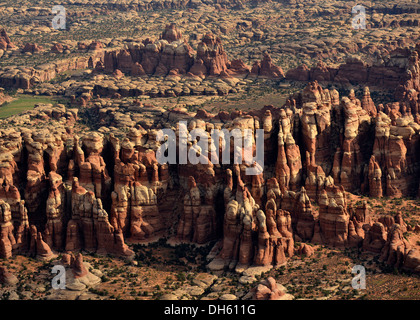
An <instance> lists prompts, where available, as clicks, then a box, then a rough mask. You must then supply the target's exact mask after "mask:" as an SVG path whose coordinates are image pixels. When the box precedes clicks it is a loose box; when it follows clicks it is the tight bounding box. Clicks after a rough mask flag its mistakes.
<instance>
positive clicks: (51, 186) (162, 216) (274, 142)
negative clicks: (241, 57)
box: [0, 40, 420, 271]
mask: <svg viewBox="0 0 420 320" xmlns="http://www.w3.org/2000/svg"><path fill="white" fill-rule="evenodd" d="M160 41H161V42H162V43H164V42H166V40H160ZM176 43H177V41H173V42H172V43H171V45H172V44H174V45H176ZM148 44H150V43H148ZM168 45H169V44H165V46H168ZM216 47H217V43H216V44H215V45H214V46H213V47H212V48H213V49H214V48H216ZM213 49H212V50H213ZM123 56H125V57H128V56H130V59H132V58H131V57H132V54H131V51H130V50H128V51H126V52H125V53H123ZM148 59H149V60H152V56H149V57H148ZM128 61H129V60H128ZM161 61H162V60H159V61H158V62H157V66H159V64H160V63H161ZM202 62H203V63H202V66H203V67H205V68H206V70H207V67H206V66H205V64H204V61H202ZM117 63H120V66H124V63H123V61H122V60H121V61H120V62H118V61H117ZM129 65H130V63H127V64H126V65H125V66H126V67H128V66H129ZM163 65H167V64H166V62H165V63H164V64H163ZM238 65H240V64H238ZM137 66H140V64H138V65H137ZM227 66H228V65H227ZM156 68H157V67H156ZM228 69H229V67H228ZM169 72H171V71H169ZM205 72H207V71H205ZM172 75H173V76H176V75H175V73H172ZM118 101H119V100H116V99H115V101H114V102H115V103H117V102H118ZM85 102H86V105H85V106H86V109H87V111H84V112H86V113H87V114H88V115H89V116H91V118H90V119H91V120H97V119H99V122H100V125H101V126H102V127H101V129H100V130H98V132H101V133H98V132H94V131H87V132H83V130H80V128H81V127H80V126H78V125H75V124H76V123H77V111H75V110H73V109H67V108H66V107H64V106H57V107H48V106H39V107H36V108H35V109H33V110H30V111H27V113H26V114H23V115H21V116H14V117H13V118H12V119H13V127H12V126H9V127H8V126H7V122H2V123H1V124H2V128H1V129H0V151H1V152H0V203H1V208H2V211H1V212H2V217H3V218H2V224H1V225H2V230H3V231H2V237H1V241H2V249H1V250H2V251H1V254H2V256H4V257H10V256H11V255H13V254H15V253H22V254H32V255H34V256H38V257H39V258H42V259H50V258H51V257H53V256H54V255H55V254H56V253H58V252H62V251H64V250H66V251H78V250H85V251H88V252H97V253H99V254H114V255H118V256H122V257H132V255H133V252H132V251H131V250H130V248H129V247H128V245H127V244H126V242H127V243H138V242H143V243H145V242H149V241H154V240H157V239H158V238H160V237H168V236H169V237H171V240H173V239H175V241H179V242H187V243H188V242H190V243H196V244H204V243H207V242H209V241H211V240H219V242H218V244H217V245H216V246H215V249H214V251H213V252H212V255H213V260H212V262H211V263H210V264H209V268H210V269H212V270H222V269H224V268H230V269H236V270H237V271H241V270H244V269H245V268H248V267H250V266H258V267H263V268H260V269H265V268H269V267H270V266H276V265H282V264H284V263H285V262H286V261H287V259H288V258H289V257H291V256H293V255H294V254H302V255H311V254H312V253H313V252H312V250H311V246H309V245H307V244H303V245H301V246H300V247H299V248H296V249H295V248H294V243H295V242H312V243H315V244H327V245H331V246H337V247H344V246H349V247H358V248H359V247H363V248H364V249H365V250H370V251H373V252H375V253H378V254H379V253H381V252H383V256H384V258H383V259H386V261H388V260H389V256H398V255H400V258H399V260H398V263H396V262H395V263H396V265H397V266H398V267H401V268H403V267H404V266H406V265H407V266H409V267H410V268H411V269H416V268H417V267H416V261H418V260H417V259H418V254H417V253H416V251H414V252H413V251H411V250H412V249H415V248H408V247H406V248H405V247H404V248H405V249H404V253H403V254H402V253H399V252H402V251H401V250H400V249H394V247H401V246H402V245H401V243H400V244H398V245H396V246H394V245H393V244H392V243H393V240H389V239H391V238H390V237H391V235H392V234H394V235H393V236H392V237H394V238H395V239H397V238H398V237H399V231H398V232H397V231H393V230H394V229H395V228H394V225H397V224H398V225H399V226H400V229H398V230H400V231H401V232H404V230H408V229H407V228H408V227H407V226H406V225H405V223H404V222H403V221H402V218H401V216H396V217H395V218H389V217H388V218H381V219H379V220H377V221H374V220H372V221H371V219H370V209H369V207H368V206H367V204H366V203H363V205H361V206H360V205H357V206H355V207H351V206H349V205H348V204H347V201H348V200H347V199H348V198H347V195H346V192H349V190H350V191H354V190H357V191H358V192H361V193H365V194H370V195H371V196H376V197H380V196H385V195H388V196H406V195H409V194H410V193H413V190H414V192H417V191H418V179H417V178H418V173H419V171H418V168H419V167H420V166H419V159H418V155H417V147H418V142H419V141H418V139H419V132H420V125H419V123H418V119H416V118H415V117H414V116H413V115H412V114H410V112H409V110H408V109H407V108H406V105H404V104H401V103H390V104H386V105H385V106H383V105H378V107H377V109H376V107H375V106H374V104H373V105H372V101H371V99H370V95H369V93H368V91H367V90H365V92H364V95H363V97H361V100H359V99H358V98H357V97H356V95H355V94H354V91H350V93H349V95H348V97H344V98H342V99H341V100H340V97H339V95H338V92H337V91H335V90H331V91H330V90H326V89H323V88H322V87H321V86H320V85H319V83H317V82H311V83H309V84H308V86H307V87H306V88H305V89H304V90H302V91H301V92H299V93H296V94H293V95H292V96H291V97H290V98H289V99H288V100H287V102H286V103H285V105H284V106H282V107H281V108H276V107H274V106H266V107H264V108H263V109H261V110H252V111H250V112H244V111H232V112H231V113H228V112H226V111H225V112H220V113H219V114H217V115H215V114H212V113H210V112H205V111H200V112H197V113H196V114H193V113H191V112H188V111H186V110H185V109H182V108H178V109H173V110H164V109H158V108H155V107H153V106H150V105H147V104H142V103H141V102H139V101H136V102H133V103H131V102H130V103H126V102H122V105H123V106H124V108H125V107H127V110H128V109H130V110H132V109H131V108H136V110H140V111H139V114H137V113H136V114H134V113H133V114H131V113H130V112H129V110H128V111H127V113H125V111H124V110H123V108H119V109H117V108H114V107H110V104H109V101H108V100H107V99H100V98H94V96H93V95H90V96H89V98H87V99H86V101H85ZM91 106H92V107H91ZM90 107H91V108H90ZM373 107H375V109H376V110H377V114H376V116H374V109H373ZM404 107H405V108H404ZM116 110H118V111H116ZM153 112H155V113H153ZM149 113H150V114H152V115H150V114H149ZM180 119H182V120H185V121H186V124H181V123H179V120H180ZM44 124H46V125H45V126H44ZM143 124H144V126H143ZM37 126H39V127H41V128H40V129H38V128H37ZM30 128H31V129H30ZM33 128H36V129H33ZM82 128H84V130H85V128H86V127H84V126H83V127H82ZM127 128H130V129H128V130H127ZM145 128H147V129H145ZM158 128H172V129H173V131H174V132H175V138H176V141H177V145H176V150H177V151H180V147H181V142H182V143H185V146H186V150H185V151H187V153H189V154H190V155H191V156H194V155H195V156H196V157H197V159H198V158H199V159H202V160H204V162H203V163H199V164H194V163H193V161H192V159H191V158H189V159H188V161H187V162H186V163H182V164H170V165H168V164H161V163H159V162H158V158H159V157H158V155H157V153H158V150H159V151H162V150H160V147H161V145H162V143H163V142H162V141H160V140H159V139H160V138H162V137H161V136H160V135H159V133H158V130H157V129H158ZM195 129H202V130H203V132H204V135H207V136H209V135H210V132H211V131H212V129H227V130H228V131H232V130H233V129H238V130H239V131H238V132H239V133H240V134H238V136H239V137H240V138H241V139H243V138H244V136H245V130H247V129H249V130H250V132H251V133H252V138H253V140H252V141H253V142H254V144H255V141H256V130H257V129H262V131H263V134H264V142H261V143H264V149H265V150H264V158H265V159H266V160H267V161H265V164H264V168H263V169H264V170H263V171H262V172H259V173H258V174H256V175H253V176H250V175H247V174H246V169H247V168H248V169H249V167H250V166H254V164H249V163H246V162H245V161H242V162H241V163H237V164H234V165H230V164H225V163H223V162H221V161H220V160H222V159H224V158H225V156H224V155H223V153H224V151H227V153H228V155H229V157H230V158H233V156H234V154H235V151H239V153H241V154H242V153H243V152H244V150H243V148H242V147H237V146H235V145H234V144H233V143H231V144H230V145H229V146H228V144H227V143H226V141H223V139H220V141H219V142H221V143H220V144H219V147H218V148H209V149H208V150H207V151H206V150H205V148H202V146H200V143H199V142H200V140H201V138H200V139H198V138H197V137H194V136H193V135H194V130H195ZM75 131H76V132H75ZM224 135H226V133H224ZM117 137H118V138H117ZM232 140H234V139H232ZM208 144H209V146H211V147H213V146H214V147H215V143H214V141H210V142H209V143H208ZM251 150H252V154H253V155H254V154H255V152H256V147H255V145H252V148H251ZM210 158H212V159H213V158H216V159H217V160H219V161H218V163H215V164H213V163H212V162H211V161H210ZM242 160H244V159H242ZM350 198H352V196H350ZM314 203H316V204H317V205H314ZM318 205H319V209H318ZM221 229H223V234H221V231H222V230H221ZM388 240H389V241H388ZM398 241H399V240H398V239H397V240H395V241H394V242H397V243H398ZM387 242H389V245H388V246H387V247H386V244H387ZM405 245H406V244H405V243H404V246H405ZM385 247H386V249H384V248H385ZM398 250H400V251H398ZM395 252H397V253H395ZM401 254H402V255H401ZM393 259H394V258H391V259H390V260H389V263H393V264H395V263H394V260H393ZM407 259H408V260H407ZM407 261H408V262H407Z"/></svg>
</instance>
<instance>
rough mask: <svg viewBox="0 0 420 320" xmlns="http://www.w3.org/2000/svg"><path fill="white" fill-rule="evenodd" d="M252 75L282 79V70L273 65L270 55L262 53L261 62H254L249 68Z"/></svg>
mask: <svg viewBox="0 0 420 320" xmlns="http://www.w3.org/2000/svg"><path fill="white" fill-rule="evenodd" d="M251 75H252V76H258V77H261V78H270V79H284V73H283V70H282V69H281V68H280V67H278V66H276V65H274V64H273V61H272V59H271V56H270V55H269V54H268V53H264V56H263V59H262V60H261V62H255V63H254V65H253V66H252V69H251Z"/></svg>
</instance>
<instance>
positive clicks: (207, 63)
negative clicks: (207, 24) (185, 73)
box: [190, 34, 228, 76]
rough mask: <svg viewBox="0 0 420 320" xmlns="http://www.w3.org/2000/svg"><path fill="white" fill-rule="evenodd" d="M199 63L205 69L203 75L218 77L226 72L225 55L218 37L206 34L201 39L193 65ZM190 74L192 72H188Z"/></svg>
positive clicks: (226, 60) (226, 62)
mask: <svg viewBox="0 0 420 320" xmlns="http://www.w3.org/2000/svg"><path fill="white" fill-rule="evenodd" d="M200 61H202V63H203V66H204V67H205V68H206V73H205V74H208V75H210V76H215V75H220V74H221V73H222V72H223V71H227V64H228V58H227V54H226V52H225V51H224V49H223V46H222V43H221V41H220V39H219V38H218V37H216V36H214V35H213V34H206V35H205V36H204V37H203V39H202V41H201V42H200V43H199V44H198V48H197V57H196V62H195V63H197V62H200ZM194 66H195V65H194ZM194 66H193V68H194ZM190 72H192V71H191V70H190ZM193 74H195V73H193Z"/></svg>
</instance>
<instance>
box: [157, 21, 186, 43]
mask: <svg viewBox="0 0 420 320" xmlns="http://www.w3.org/2000/svg"><path fill="white" fill-rule="evenodd" d="M160 38H161V39H163V40H166V41H168V42H169V43H171V42H174V41H177V40H180V39H182V33H181V31H179V30H178V28H177V27H176V24H175V23H171V24H168V25H166V27H165V30H163V32H162V35H161V36H160Z"/></svg>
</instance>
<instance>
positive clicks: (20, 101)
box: [0, 95, 54, 119]
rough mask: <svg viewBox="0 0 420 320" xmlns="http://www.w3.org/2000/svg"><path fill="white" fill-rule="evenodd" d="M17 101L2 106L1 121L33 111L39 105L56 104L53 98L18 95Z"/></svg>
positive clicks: (0, 107) (0, 111)
mask: <svg viewBox="0 0 420 320" xmlns="http://www.w3.org/2000/svg"><path fill="white" fill-rule="evenodd" d="M16 98H17V99H16V100H13V101H11V102H6V103H4V104H2V105H1V106H0V119H2V118H7V117H10V116H12V115H15V114H18V113H21V112H23V111H26V110H29V109H32V108H34V107H35V104H37V103H54V98H53V97H47V96H42V97H41V96H27V95H17V96H16Z"/></svg>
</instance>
